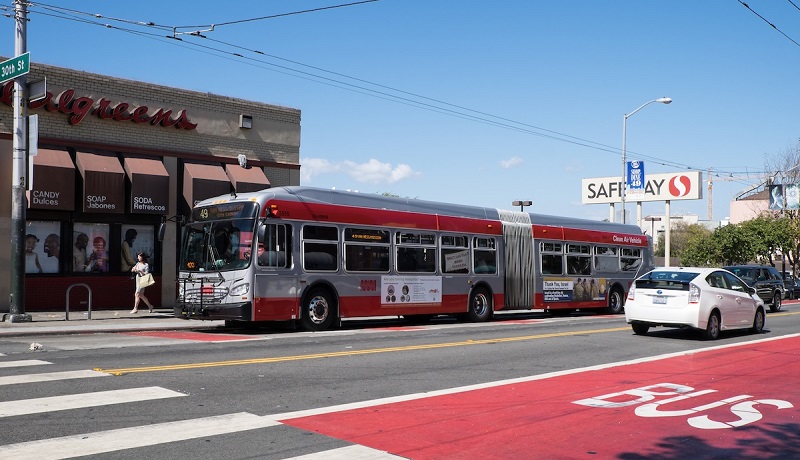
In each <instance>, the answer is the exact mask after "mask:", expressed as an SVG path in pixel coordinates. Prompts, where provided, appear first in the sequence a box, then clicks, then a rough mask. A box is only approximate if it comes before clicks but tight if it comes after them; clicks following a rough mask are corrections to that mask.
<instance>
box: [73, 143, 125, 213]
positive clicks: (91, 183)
mask: <svg viewBox="0 0 800 460" xmlns="http://www.w3.org/2000/svg"><path fill="white" fill-rule="evenodd" d="M75 164H76V165H77V166H78V171H80V172H81V175H82V176H83V211H84V212H93V213H95V212H97V213H106V214H124V213H125V171H123V170H122V165H121V164H120V163H119V160H118V159H117V157H113V156H104V155H97V154H94V153H86V152H78V153H77V154H76V156H75Z"/></svg>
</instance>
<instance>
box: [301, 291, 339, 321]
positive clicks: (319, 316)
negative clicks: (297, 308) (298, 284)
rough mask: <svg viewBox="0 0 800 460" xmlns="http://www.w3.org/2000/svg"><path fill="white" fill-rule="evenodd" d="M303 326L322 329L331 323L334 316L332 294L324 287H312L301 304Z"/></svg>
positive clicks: (334, 309)
mask: <svg viewBox="0 0 800 460" xmlns="http://www.w3.org/2000/svg"><path fill="white" fill-rule="evenodd" d="M302 308H303V309H302V312H301V313H302V318H301V320H302V322H303V327H304V328H305V329H306V330H309V331H324V330H326V329H328V328H330V327H331V324H333V320H334V316H336V308H335V303H334V301H333V296H331V294H330V293H329V292H328V291H327V290H325V289H314V290H313V291H311V292H310V293H309V294H308V296H307V297H306V300H305V302H303V306H302Z"/></svg>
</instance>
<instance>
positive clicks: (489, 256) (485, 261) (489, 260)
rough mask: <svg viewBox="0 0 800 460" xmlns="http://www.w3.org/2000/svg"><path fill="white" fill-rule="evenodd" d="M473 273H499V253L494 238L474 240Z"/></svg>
mask: <svg viewBox="0 0 800 460" xmlns="http://www.w3.org/2000/svg"><path fill="white" fill-rule="evenodd" d="M472 250H473V254H472V255H473V261H474V265H473V267H472V270H473V273H476V274H487V273H488V274H493V273H497V251H496V246H495V241H494V238H477V237H476V238H475V239H474V240H473V249H472Z"/></svg>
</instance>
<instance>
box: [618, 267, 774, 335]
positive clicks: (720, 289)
mask: <svg viewBox="0 0 800 460" xmlns="http://www.w3.org/2000/svg"><path fill="white" fill-rule="evenodd" d="M764 317H765V309H764V301H763V300H761V298H760V297H759V296H758V295H757V294H756V290H755V289H754V288H751V287H749V286H748V285H747V283H745V282H744V281H742V280H741V279H740V278H739V277H737V276H736V275H734V274H733V273H731V272H729V271H727V270H724V269H721V268H698V267H664V268H656V269H655V270H653V271H651V272H649V273H646V274H645V275H643V276H641V277H639V278H637V279H636V280H635V281H634V282H633V285H632V286H631V289H630V291H629V292H628V300H627V302H626V303H625V319H626V320H627V322H628V324H630V325H631V327H632V328H633V332H634V333H636V334H638V335H644V334H647V331H648V330H650V328H651V327H656V326H664V327H690V328H695V329H699V330H701V331H703V333H704V336H705V338H707V339H710V340H715V339H717V338H718V337H719V334H720V331H723V330H728V329H748V328H749V329H751V330H752V331H753V332H754V333H759V332H761V331H762V329H764Z"/></svg>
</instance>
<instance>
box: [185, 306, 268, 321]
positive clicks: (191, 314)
mask: <svg viewBox="0 0 800 460" xmlns="http://www.w3.org/2000/svg"><path fill="white" fill-rule="evenodd" d="M174 311H175V316H176V317H178V318H183V319H202V320H215V319H227V320H236V321H250V320H251V319H252V318H253V304H252V302H242V303H223V304H191V303H183V304H182V303H178V304H177V305H176V306H175V309H174Z"/></svg>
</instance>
